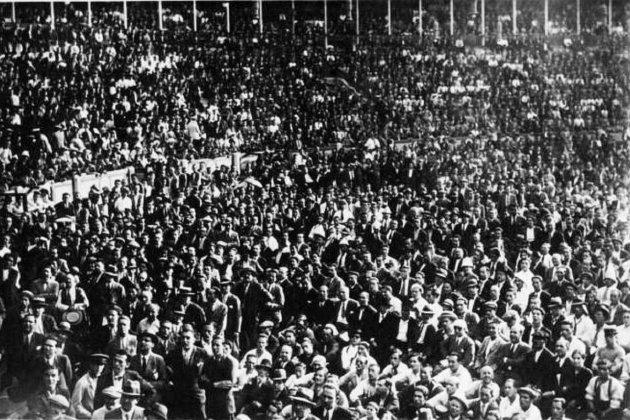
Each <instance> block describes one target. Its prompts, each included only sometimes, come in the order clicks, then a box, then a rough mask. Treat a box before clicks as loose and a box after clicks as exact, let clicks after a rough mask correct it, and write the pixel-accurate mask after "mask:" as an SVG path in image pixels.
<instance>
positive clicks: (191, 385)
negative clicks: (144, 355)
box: [165, 347, 206, 402]
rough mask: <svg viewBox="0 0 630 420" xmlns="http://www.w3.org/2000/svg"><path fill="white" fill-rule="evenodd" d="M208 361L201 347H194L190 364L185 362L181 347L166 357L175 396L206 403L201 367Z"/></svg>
mask: <svg viewBox="0 0 630 420" xmlns="http://www.w3.org/2000/svg"><path fill="white" fill-rule="evenodd" d="M205 360H206V353H205V352H204V351H203V350H202V349H200V348H199V347H193V350H192V355H191V357H190V361H189V363H186V361H185V360H184V355H183V351H182V348H181V347H177V348H175V350H173V351H171V352H170V353H169V354H168V355H167V356H166V359H165V361H166V366H167V368H168V371H169V373H170V377H171V381H172V382H173V391H174V392H175V394H174V395H180V394H181V395H186V396H188V397H189V398H194V399H196V400H198V401H199V402H205V401H206V396H205V393H204V390H203V389H202V388H201V386H200V385H199V378H200V377H201V366H202V365H203V363H204V362H205Z"/></svg>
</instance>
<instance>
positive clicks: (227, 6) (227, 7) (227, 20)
mask: <svg viewBox="0 0 630 420" xmlns="http://www.w3.org/2000/svg"><path fill="white" fill-rule="evenodd" d="M223 7H225V29H226V30H227V33H228V34H229V33H230V2H229V1H226V2H225V3H223Z"/></svg>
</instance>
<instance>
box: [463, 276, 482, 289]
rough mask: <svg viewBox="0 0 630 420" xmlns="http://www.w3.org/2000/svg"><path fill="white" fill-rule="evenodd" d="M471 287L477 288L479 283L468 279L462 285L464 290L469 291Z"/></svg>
mask: <svg viewBox="0 0 630 420" xmlns="http://www.w3.org/2000/svg"><path fill="white" fill-rule="evenodd" d="M471 287H479V282H478V281H477V280H475V279H474V278H471V279H468V280H466V282H465V283H464V289H470V288H471Z"/></svg>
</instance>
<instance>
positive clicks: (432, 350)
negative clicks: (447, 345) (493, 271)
mask: <svg viewBox="0 0 630 420" xmlns="http://www.w3.org/2000/svg"><path fill="white" fill-rule="evenodd" d="M411 348H412V349H413V350H414V351H417V352H419V353H422V354H423V355H424V356H425V358H426V359H427V360H429V361H431V360H434V359H435V358H436V357H439V353H440V352H439V342H438V332H437V329H436V328H435V325H433V324H432V323H428V322H419V323H418V337H417V338H416V340H415V342H414V343H413V344H412V346H411Z"/></svg>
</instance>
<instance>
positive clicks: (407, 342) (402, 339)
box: [392, 304, 419, 351]
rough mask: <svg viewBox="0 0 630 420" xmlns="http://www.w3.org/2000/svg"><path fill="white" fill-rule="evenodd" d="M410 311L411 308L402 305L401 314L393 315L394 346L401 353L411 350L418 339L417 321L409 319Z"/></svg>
mask: <svg viewBox="0 0 630 420" xmlns="http://www.w3.org/2000/svg"><path fill="white" fill-rule="evenodd" d="M412 309H413V307H412V306H410V305H408V304H403V306H402V311H401V314H400V315H398V314H396V313H394V318H395V319H396V321H395V322H394V332H393V333H392V335H393V336H394V345H395V346H396V347H397V348H399V349H401V350H402V351H407V350H408V349H411V347H412V345H413V344H414V343H415V342H416V341H417V339H418V333H419V331H418V321H416V320H415V319H413V318H411V316H410V315H411V311H412Z"/></svg>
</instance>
